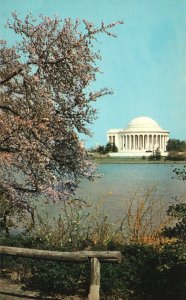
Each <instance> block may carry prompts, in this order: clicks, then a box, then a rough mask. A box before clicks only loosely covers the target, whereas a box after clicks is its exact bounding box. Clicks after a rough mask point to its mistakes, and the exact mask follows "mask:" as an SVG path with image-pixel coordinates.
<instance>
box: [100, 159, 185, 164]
mask: <svg viewBox="0 0 186 300" xmlns="http://www.w3.org/2000/svg"><path fill="white" fill-rule="evenodd" d="M94 161H95V162H96V163H97V164H173V163H174V162H173V161H165V158H162V159H161V160H157V161H151V160H149V159H148V158H145V159H143V158H142V157H99V158H98V157H97V158H94ZM176 163H177V164H183V163H185V161H176Z"/></svg>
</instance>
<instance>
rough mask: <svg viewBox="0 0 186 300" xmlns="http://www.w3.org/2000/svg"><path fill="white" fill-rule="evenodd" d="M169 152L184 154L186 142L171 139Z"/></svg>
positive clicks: (168, 146) (168, 145)
mask: <svg viewBox="0 0 186 300" xmlns="http://www.w3.org/2000/svg"><path fill="white" fill-rule="evenodd" d="M167 151H168V152H170V151H178V152H184V151H186V141H181V140H178V139H170V140H169V141H168V143H167Z"/></svg>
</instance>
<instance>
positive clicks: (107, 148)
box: [91, 143, 118, 154]
mask: <svg viewBox="0 0 186 300" xmlns="http://www.w3.org/2000/svg"><path fill="white" fill-rule="evenodd" d="M91 152H95V153H99V154H108V153H110V152H118V148H117V146H116V145H115V144H114V143H107V144H106V145H99V146H98V147H96V148H94V149H91Z"/></svg>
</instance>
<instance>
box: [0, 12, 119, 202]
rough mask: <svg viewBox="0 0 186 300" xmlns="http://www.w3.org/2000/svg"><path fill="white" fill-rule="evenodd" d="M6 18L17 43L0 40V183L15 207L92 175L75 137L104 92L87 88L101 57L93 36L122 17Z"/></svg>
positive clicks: (57, 195) (61, 195) (63, 195)
mask: <svg viewBox="0 0 186 300" xmlns="http://www.w3.org/2000/svg"><path fill="white" fill-rule="evenodd" d="M12 16H13V20H12V21H9V22H8V27H9V29H12V30H13V31H14V33H16V34H17V35H19V42H16V43H15V45H12V46H8V43H7V42H6V41H1V42H0V125H1V134H0V167H1V172H0V187H1V188H2V191H6V193H5V194H7V193H8V194H9V195H10V196H11V197H10V198H11V201H14V202H15V203H19V205H27V204H28V201H29V199H30V198H31V197H33V196H34V197H36V196H38V195H40V194H41V193H44V194H45V195H46V197H47V198H48V199H50V198H52V199H53V200H54V199H55V200H64V199H68V198H69V197H70V196H71V195H72V194H73V193H74V191H75V190H76V188H77V186H78V183H79V180H80V179H81V178H83V177H85V178H89V179H91V178H93V174H94V166H93V164H92V162H91V161H90V159H89V157H88V153H87V151H86V150H85V148H84V147H83V146H82V144H81V142H80V141H79V135H80V134H85V135H90V132H89V130H88V129H87V125H88V124H90V123H92V122H93V121H94V119H95V116H96V111H95V110H94V108H93V107H92V103H93V102H94V101H96V100H97V99H98V98H99V97H101V96H103V95H105V94H108V93H109V90H108V89H106V88H104V89H102V90H99V91H95V92H88V87H89V85H90V83H91V82H92V81H95V79H96V73H97V72H99V69H98V67H97V65H96V62H97V60H99V59H101V57H100V54H99V52H97V51H95V50H94V45H95V42H96V36H97V34H99V33H106V34H108V35H111V36H114V35H113V34H112V33H111V32H110V29H111V28H113V27H114V26H115V25H116V24H117V23H118V24H121V23H122V22H120V21H119V22H116V23H112V24H109V25H105V24H104V23H102V24H101V26H100V27H99V28H96V27H95V26H94V25H93V24H92V23H89V22H87V21H86V20H83V21H82V22H80V21H79V20H75V21H72V20H71V19H70V18H69V19H65V20H63V21H61V20H59V19H58V18H57V17H54V18H53V19H51V18H49V17H45V16H42V15H41V16H40V20H39V21H38V20H35V19H34V18H33V16H32V15H31V14H29V15H28V16H27V17H26V18H25V20H23V21H22V20H21V19H19V17H18V15H17V14H16V13H13V14H12ZM80 29H81V30H80Z"/></svg>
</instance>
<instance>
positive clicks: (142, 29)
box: [0, 0, 186, 147]
mask: <svg viewBox="0 0 186 300" xmlns="http://www.w3.org/2000/svg"><path fill="white" fill-rule="evenodd" d="M12 11H17V12H18V13H20V16H21V17H24V16H25V15H26V14H28V13H29V12H32V14H33V15H34V16H36V17H37V16H38V15H39V14H40V13H42V14H44V15H49V16H54V15H55V14H57V15H58V16H59V17H60V18H66V17H71V18H80V19H87V20H89V21H91V22H94V23H95V24H97V25H98V24H100V22H101V21H102V20H103V21H104V22H106V23H110V22H113V21H116V20H118V19H119V20H124V22H125V24H124V25H119V26H117V27H116V28H115V29H114V33H116V34H117V39H114V38H111V37H107V36H103V35H102V36H100V37H99V40H98V43H97V47H98V48H99V49H100V51H101V55H102V61H100V62H99V63H98V65H99V66H100V68H101V70H102V72H103V74H99V75H98V76H97V82H96V84H94V89H95V88H97V89H99V88H102V87H108V88H110V89H113V91H114V94H113V95H111V96H105V97H103V98H102V99H100V100H99V102H98V103H97V104H96V108H97V110H98V118H97V120H96V121H95V123H94V124H93V125H92V126H91V127H90V128H91V131H92V133H93V137H92V138H88V139H87V142H86V144H87V146H89V147H90V146H93V145H95V144H105V143H106V131H107V130H108V129H110V128H124V127H126V126H127V124H128V122H129V121H130V120H131V119H133V118H135V117H137V116H149V117H151V118H153V119H154V120H156V121H157V122H158V123H159V124H160V126H161V127H163V128H165V129H167V130H169V131H170V136H171V138H179V139H186V121H185V119H186V1H185V0H176V1H175V0H140V1H139V0H32V1H29V0H27V1H26V0H6V1H4V0H0V38H1V39H8V40H9V41H13V40H14V39H15V37H14V35H13V34H12V33H10V32H8V31H7V30H5V29H4V24H5V23H6V20H7V19H8V18H10V16H11V13H12Z"/></svg>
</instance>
